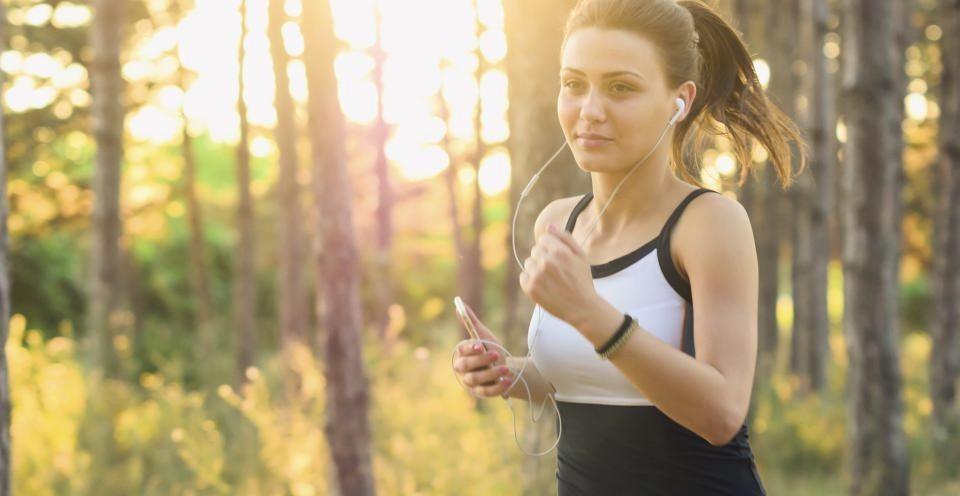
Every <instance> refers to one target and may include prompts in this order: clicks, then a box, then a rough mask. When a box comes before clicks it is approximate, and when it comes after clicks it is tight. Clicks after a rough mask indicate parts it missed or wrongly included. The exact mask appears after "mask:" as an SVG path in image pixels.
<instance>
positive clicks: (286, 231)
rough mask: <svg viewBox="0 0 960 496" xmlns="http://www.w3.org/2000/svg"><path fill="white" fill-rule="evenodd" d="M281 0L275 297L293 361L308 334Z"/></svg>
mask: <svg viewBox="0 0 960 496" xmlns="http://www.w3.org/2000/svg"><path fill="white" fill-rule="evenodd" d="M283 6H284V1H283V0H270V6H269V9H270V11H269V17H270V19H269V23H268V25H267V29H268V35H269V37H270V55H271V57H272V59H273V80H274V84H275V94H274V102H275V106H276V109H277V127H276V129H275V132H274V136H275V140H276V142H277V151H278V160H279V165H280V173H279V177H278V184H277V202H278V203H279V204H280V219H279V221H280V222H279V226H278V228H279V234H280V246H279V255H280V256H279V263H280V271H279V274H278V276H279V281H278V284H277V291H278V293H277V299H278V300H279V306H280V309H279V310H280V343H279V344H280V349H281V350H282V352H283V354H284V360H285V361H287V363H288V364H289V360H290V358H291V357H290V349H291V346H293V345H294V344H305V343H306V336H307V325H308V320H307V288H306V286H305V284H304V279H303V267H304V258H305V256H304V253H303V252H304V250H303V248H304V243H305V239H306V238H305V236H303V226H304V224H303V215H302V208H301V205H300V185H299V183H298V181H297V173H298V170H299V166H298V165H297V162H298V161H297V125H296V118H295V113H294V106H293V98H292V97H291V96H290V79H289V78H288V77H287V65H288V63H289V61H290V56H289V55H288V54H287V50H286V48H284V45H283V34H282V28H283V24H284V22H285V21H286V20H287V17H286V14H285V13H284V10H283Z"/></svg>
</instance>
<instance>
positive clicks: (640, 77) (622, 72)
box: [560, 67, 644, 79]
mask: <svg viewBox="0 0 960 496" xmlns="http://www.w3.org/2000/svg"><path fill="white" fill-rule="evenodd" d="M564 71H567V72H573V73H576V74H580V75H581V76H586V75H587V73H585V72H583V71H581V70H580V69H574V68H573V67H564V68H562V69H560V73H561V74H563V72H564ZM624 74H628V75H631V76H635V77H637V78H639V79H644V77H643V76H641V75H640V74H638V73H636V72H633V71H613V72H608V73H606V74H604V75H603V76H602V77H603V78H604V79H606V78H612V77H617V76H623V75H624Z"/></svg>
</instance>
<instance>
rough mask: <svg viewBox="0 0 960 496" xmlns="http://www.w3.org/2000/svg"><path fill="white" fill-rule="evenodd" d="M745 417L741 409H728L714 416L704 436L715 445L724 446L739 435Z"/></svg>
mask: <svg viewBox="0 0 960 496" xmlns="http://www.w3.org/2000/svg"><path fill="white" fill-rule="evenodd" d="M744 418H746V414H745V413H742V412H741V411H740V410H739V409H736V410H734V409H728V410H726V411H724V412H723V413H721V414H718V415H716V416H715V417H714V419H713V422H711V425H710V426H709V428H708V429H707V432H706V433H705V435H704V436H703V438H704V439H706V441H707V442H708V443H710V444H711V445H713V446H723V445H725V444H727V443H729V442H730V441H733V438H735V437H736V436H737V433H739V432H740V428H741V427H742V426H743V421H744Z"/></svg>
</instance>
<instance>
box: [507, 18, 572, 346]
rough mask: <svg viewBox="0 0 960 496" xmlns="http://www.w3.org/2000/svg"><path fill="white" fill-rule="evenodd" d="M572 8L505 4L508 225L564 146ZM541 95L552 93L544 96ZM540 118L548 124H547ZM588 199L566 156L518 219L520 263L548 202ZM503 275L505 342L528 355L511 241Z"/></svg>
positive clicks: (525, 306)
mask: <svg viewBox="0 0 960 496" xmlns="http://www.w3.org/2000/svg"><path fill="white" fill-rule="evenodd" d="M575 4H576V2H575V1H573V0H563V1H560V2H556V1H552V2H551V1H546V0H529V1H523V2H521V1H510V2H505V3H504V29H505V31H506V35H507V46H508V47H509V48H508V51H507V59H506V66H507V77H508V78H509V81H510V84H509V99H510V107H509V110H508V119H509V122H510V140H509V148H510V163H511V164H512V166H511V168H510V219H511V220H512V219H513V215H514V212H515V209H516V205H517V200H519V198H520V192H521V191H522V190H523V187H524V186H526V184H527V181H529V180H530V177H531V176H532V175H533V174H534V173H535V172H536V171H537V170H539V168H540V167H541V166H542V165H543V163H544V162H545V161H546V160H547V159H548V158H550V156H551V155H553V152H554V150H556V149H557V147H559V146H560V145H561V144H562V143H563V140H564V137H563V132H562V131H561V129H560V123H559V122H558V121H557V119H555V118H553V117H552V116H554V115H556V112H557V93H558V91H559V84H558V82H557V74H559V72H560V57H559V51H560V44H561V43H562V41H563V25H564V22H565V20H566V17H567V15H568V13H569V12H570V9H572V8H573V6H574V5H575ZM546 88H551V90H550V91H546ZM543 116H551V117H550V118H548V119H544V117H543ZM588 191H590V175H589V174H588V173H586V172H584V171H583V170H581V169H579V167H578V166H577V165H576V162H575V161H574V159H573V156H572V155H571V154H570V153H569V151H564V152H563V153H562V154H561V155H560V156H558V157H557V159H556V160H554V162H553V163H552V164H551V165H550V166H549V167H548V168H547V170H546V171H544V175H543V176H542V177H541V178H540V179H539V180H538V181H537V185H536V186H535V187H534V188H533V189H532V190H531V192H530V194H529V196H527V197H526V199H524V202H523V205H521V211H520V212H519V215H518V217H517V231H516V232H515V233H514V235H515V236H516V241H517V254H518V256H519V257H520V261H521V262H522V261H523V260H524V259H525V258H526V257H527V256H529V251H530V249H531V248H532V247H533V224H534V221H535V220H536V218H537V215H539V213H540V211H541V210H542V209H543V207H545V206H546V205H547V204H548V203H549V202H550V201H551V200H555V199H557V198H562V197H565V196H572V195H582V194H584V193H586V192H588ZM506 243H507V254H508V255H507V256H508V259H509V262H508V263H507V274H506V281H505V288H504V292H505V295H504V300H503V301H504V302H505V307H506V308H505V309H504V324H503V331H502V332H503V337H504V340H505V343H508V344H509V345H511V347H510V349H521V348H525V347H526V333H525V331H526V325H525V324H524V325H523V326H522V327H521V326H520V325H519V324H518V321H517V316H518V315H530V314H532V312H533V306H532V305H531V304H530V302H528V301H527V300H526V298H520V297H519V296H520V295H519V293H520V283H519V275H520V273H519V267H518V266H517V262H516V260H515V259H514V256H513V247H512V246H511V242H510V237H509V236H508V237H507V239H506Z"/></svg>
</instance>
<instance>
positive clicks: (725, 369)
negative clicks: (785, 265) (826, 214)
mask: <svg viewBox="0 0 960 496" xmlns="http://www.w3.org/2000/svg"><path fill="white" fill-rule="evenodd" d="M570 240H572V238H570ZM671 244H672V245H673V246H674V250H675V253H676V255H677V259H678V261H679V265H680V267H678V268H679V269H680V270H681V271H684V272H686V274H687V278H688V280H689V281H690V287H691V294H692V297H693V308H694V315H695V316H696V318H695V319H694V344H695V347H696V350H697V356H696V358H693V357H691V356H689V355H687V354H686V353H684V352H682V351H681V350H679V349H677V348H674V347H673V346H671V345H669V344H667V343H665V342H663V341H661V340H660V339H659V338H657V337H655V336H654V335H652V334H650V333H649V332H647V331H645V330H643V328H642V327H641V328H640V329H639V331H640V332H634V333H633V334H631V335H630V336H629V338H628V340H627V341H626V342H625V343H623V345H622V346H621V347H620V348H619V349H618V350H617V352H616V353H614V354H613V356H612V357H611V358H610V361H611V362H612V363H613V364H614V365H615V366H616V367H617V368H618V369H619V370H620V371H621V372H622V373H623V374H624V375H625V376H626V377H627V378H628V379H629V380H630V381H631V382H632V383H633V384H634V385H635V386H636V387H637V388H638V389H639V390H640V391H641V392H642V393H643V394H644V396H646V397H647V398H648V399H649V400H650V401H651V402H653V404H654V405H656V406H657V407H658V408H660V410H662V411H663V412H664V413H665V414H666V415H667V416H669V417H670V418H671V419H673V420H674V421H676V422H677V423H679V424H681V425H683V426H685V427H687V428H688V429H690V430H692V431H694V432H696V433H697V434H699V435H700V436H701V437H703V438H704V439H706V440H707V441H708V442H709V443H711V444H713V445H717V446H720V445H723V444H726V443H728V442H730V440H731V439H732V438H733V437H734V436H735V435H736V433H737V431H738V430H739V429H740V426H741V425H742V424H743V421H744V419H745V418H746V415H747V409H748V408H749V404H750V393H751V389H752V386H753V379H754V371H755V364H756V356H757V296H758V295H757V291H758V288H757V285H758V282H757V273H758V270H757V254H756V248H755V245H754V238H753V230H752V228H751V227H750V219H749V217H748V216H747V213H746V211H745V210H744V209H743V207H742V206H741V205H740V204H739V203H738V202H736V201H734V200H731V199H728V198H724V197H721V196H719V195H705V196H704V197H702V198H701V200H700V201H696V202H693V203H691V204H690V205H689V207H688V208H687V211H686V213H685V215H684V216H683V217H681V221H680V222H678V223H677V225H676V227H675V228H674V231H673V236H672V238H671ZM622 319H623V314H622V313H621V312H620V311H618V310H617V309H616V308H614V307H613V306H612V305H611V304H610V303H608V302H607V301H606V300H604V299H603V298H602V297H600V296H599V295H597V296H596V298H592V299H591V300H590V301H589V303H588V304H587V305H584V306H583V307H582V311H581V312H580V313H579V314H571V319H570V321H569V323H570V324H572V325H573V326H574V327H576V328H577V329H578V330H579V331H580V332H581V333H582V334H583V335H584V336H585V337H586V338H587V339H588V340H589V341H590V342H591V343H593V344H594V346H599V345H601V344H603V343H605V342H606V341H607V339H609V338H610V336H611V335H612V334H613V332H614V330H615V329H616V328H617V327H618V326H619V324H620V322H621V321H622Z"/></svg>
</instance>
